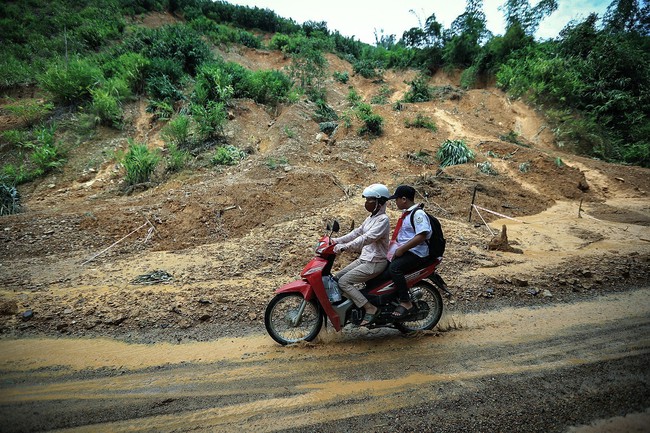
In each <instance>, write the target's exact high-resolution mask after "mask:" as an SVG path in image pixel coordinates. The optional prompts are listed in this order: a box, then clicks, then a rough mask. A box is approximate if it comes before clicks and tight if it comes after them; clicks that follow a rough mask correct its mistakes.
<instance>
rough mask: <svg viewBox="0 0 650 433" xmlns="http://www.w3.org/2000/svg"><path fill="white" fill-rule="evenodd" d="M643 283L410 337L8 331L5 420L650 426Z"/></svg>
mask: <svg viewBox="0 0 650 433" xmlns="http://www.w3.org/2000/svg"><path fill="white" fill-rule="evenodd" d="M649 295H650V288H648V287H646V288H642V289H638V290H633V291H627V292H623V293H617V294H611V295H607V296H604V297H597V298H593V300H590V301H585V302H579V303H572V304H559V305H555V306H549V307H543V308H511V309H505V310H498V311H492V312H489V313H479V314H462V315H455V314H454V315H446V316H444V317H443V320H442V321H441V326H440V328H441V329H442V331H439V332H433V333H427V334H418V335H415V336H412V337H409V338H405V337H403V336H401V335H400V334H399V333H397V332H396V331H388V330H383V331H372V332H369V331H367V330H365V329H349V330H345V332H343V333H334V332H333V331H331V328H330V330H329V332H328V331H327V330H325V331H323V332H322V333H321V336H320V337H319V339H318V340H317V341H316V342H315V344H310V345H299V346H294V347H280V346H279V345H276V344H275V343H274V342H273V341H272V340H271V339H270V338H269V337H268V336H266V335H264V334H261V333H260V334H254V335H251V336H248V337H242V338H226V339H220V340H215V341H211V342H204V343H187V344H176V345H174V344H169V343H158V344H150V345H138V344H127V343H123V342H120V341H116V340H109V339H74V338H58V339H19V340H2V341H0V370H1V374H2V383H1V385H0V389H1V394H0V418H1V419H2V420H3V422H2V426H3V427H2V431H5V432H21V431H22V432H27V431H40V430H50V429H64V431H79V432H81V431H93V432H96V431H129V432H130V431H224V432H230V431H246V432H249V431H259V432H272V431H287V430H289V431H305V432H306V431H376V432H393V431H436V432H467V431H473V432H479V431H484V432H495V431H509V432H515V431H522V432H523V431H526V432H554V431H556V432H565V431H568V429H569V427H571V426H577V425H580V424H588V423H589V422H591V421H594V420H598V419H603V418H611V417H615V416H623V415H628V414H637V415H635V416H633V417H630V416H628V417H627V418H624V419H622V420H619V421H617V424H615V425H616V426H617V427H616V428H620V429H618V430H608V431H632V432H634V431H638V432H641V431H648V430H647V429H648V427H647V426H648V425H650V423H648V421H649V420H650V412H644V411H646V409H647V408H648V407H649V406H650V374H649V371H648V365H650V303H648V302H647V299H648V296H649ZM635 422H636V424H634V423H635ZM610 425H611V424H610ZM635 425H636V427H635ZM635 428H636V430H635ZM644 429H645V430H644ZM591 431H605V430H591Z"/></svg>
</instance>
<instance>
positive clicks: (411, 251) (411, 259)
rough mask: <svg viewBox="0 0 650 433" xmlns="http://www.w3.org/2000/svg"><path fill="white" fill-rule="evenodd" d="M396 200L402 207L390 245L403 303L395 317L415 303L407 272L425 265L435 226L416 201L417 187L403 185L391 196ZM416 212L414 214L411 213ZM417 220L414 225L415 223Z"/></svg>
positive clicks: (392, 268) (392, 273) (393, 275)
mask: <svg viewBox="0 0 650 433" xmlns="http://www.w3.org/2000/svg"><path fill="white" fill-rule="evenodd" d="M389 200H395V204H396V205H397V208H398V209H400V210H401V211H402V216H401V217H400V219H399V221H398V222H397V225H396V226H395V231H394V232H393V237H392V240H391V243H390V245H389V250H388V260H389V261H390V264H389V265H388V271H389V272H390V276H391V278H392V279H393V282H394V283H395V286H396V287H397V290H398V296H399V301H400V305H399V306H398V307H397V308H395V311H393V317H395V318H402V317H405V316H407V315H408V314H409V313H410V310H411V309H412V308H413V303H412V302H411V298H410V296H409V292H408V286H407V283H406V274H407V273H408V272H410V271H412V270H414V269H417V268H420V267H422V266H424V265H425V264H426V262H427V260H428V259H427V256H428V255H429V247H428V246H427V243H426V240H427V239H428V238H429V237H430V236H431V233H432V229H431V224H430V223H429V217H428V216H427V214H426V212H424V211H423V210H422V209H421V208H420V207H419V206H418V205H417V204H416V203H415V201H414V200H415V189H414V188H413V187H412V186H410V185H400V186H398V187H397V189H396V190H395V194H393V195H392V196H390V197H389ZM411 212H414V215H413V218H410V217H409V215H410V214H411ZM411 221H413V225H411Z"/></svg>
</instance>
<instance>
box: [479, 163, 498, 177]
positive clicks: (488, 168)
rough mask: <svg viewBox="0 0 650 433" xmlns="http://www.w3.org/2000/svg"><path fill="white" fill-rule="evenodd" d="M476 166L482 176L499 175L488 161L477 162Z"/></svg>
mask: <svg viewBox="0 0 650 433" xmlns="http://www.w3.org/2000/svg"><path fill="white" fill-rule="evenodd" d="M476 166H477V167H478V170H479V171H480V172H481V173H483V174H487V175H490V176H496V175H498V174H499V172H498V171H496V169H495V168H494V166H493V165H492V163H491V162H490V161H483V162H479V163H477V164H476Z"/></svg>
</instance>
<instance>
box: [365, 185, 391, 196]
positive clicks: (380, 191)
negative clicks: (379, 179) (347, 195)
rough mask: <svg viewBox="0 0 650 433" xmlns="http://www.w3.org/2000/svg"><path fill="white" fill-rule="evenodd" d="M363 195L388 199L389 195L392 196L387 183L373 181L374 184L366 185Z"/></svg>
mask: <svg viewBox="0 0 650 433" xmlns="http://www.w3.org/2000/svg"><path fill="white" fill-rule="evenodd" d="M361 197H363V198H376V199H381V198H383V199H386V200H388V197H390V191H388V188H387V187H386V185H383V184H381V183H373V184H372V185H370V186H368V187H366V189H364V190H363V194H361Z"/></svg>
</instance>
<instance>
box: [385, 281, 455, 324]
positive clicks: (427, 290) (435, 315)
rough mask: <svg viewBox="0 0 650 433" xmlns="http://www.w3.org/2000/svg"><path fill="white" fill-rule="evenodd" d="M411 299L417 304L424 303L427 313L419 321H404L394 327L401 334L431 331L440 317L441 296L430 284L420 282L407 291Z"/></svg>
mask: <svg viewBox="0 0 650 433" xmlns="http://www.w3.org/2000/svg"><path fill="white" fill-rule="evenodd" d="M409 292H410V294H411V299H412V300H413V302H417V303H418V304H421V303H423V302H424V303H426V305H427V306H428V307H429V313H428V314H427V315H426V317H424V318H423V319H421V320H413V321H404V322H399V323H396V324H395V327H396V328H397V329H399V330H400V331H401V332H403V333H409V332H414V331H425V330H429V329H433V327H434V326H436V325H437V324H438V321H440V317H442V308H443V304H442V296H440V292H439V291H438V290H437V289H436V288H435V287H434V286H432V285H431V284H429V283H427V282H425V281H420V282H419V283H417V284H416V285H415V286H413V287H411V288H410V289H409Z"/></svg>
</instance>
